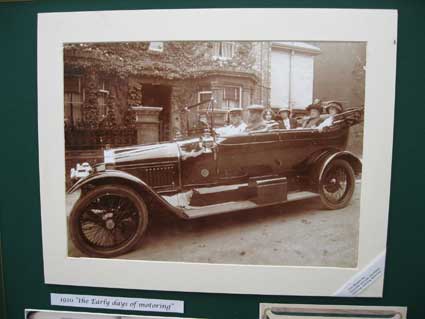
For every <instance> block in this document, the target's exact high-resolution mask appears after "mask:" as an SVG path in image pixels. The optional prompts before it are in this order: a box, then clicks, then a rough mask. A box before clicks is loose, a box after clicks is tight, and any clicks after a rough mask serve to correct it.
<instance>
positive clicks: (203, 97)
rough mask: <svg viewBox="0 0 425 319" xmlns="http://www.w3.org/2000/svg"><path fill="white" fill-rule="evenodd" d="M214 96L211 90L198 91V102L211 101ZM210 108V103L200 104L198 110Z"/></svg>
mask: <svg viewBox="0 0 425 319" xmlns="http://www.w3.org/2000/svg"><path fill="white" fill-rule="evenodd" d="M211 98H212V92H211V91H200V92H198V103H201V102H205V101H210V100H211ZM207 108H208V103H204V104H201V105H199V107H198V110H206V109H207Z"/></svg>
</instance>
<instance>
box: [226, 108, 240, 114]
mask: <svg viewBox="0 0 425 319" xmlns="http://www.w3.org/2000/svg"><path fill="white" fill-rule="evenodd" d="M242 111H243V110H242V109H241V108H239V107H232V108H230V109H229V110H228V111H227V113H229V114H230V113H241V114H242Z"/></svg>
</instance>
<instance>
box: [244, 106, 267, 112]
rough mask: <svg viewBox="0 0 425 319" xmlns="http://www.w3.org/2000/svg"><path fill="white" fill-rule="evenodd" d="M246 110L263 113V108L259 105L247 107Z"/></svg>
mask: <svg viewBox="0 0 425 319" xmlns="http://www.w3.org/2000/svg"><path fill="white" fill-rule="evenodd" d="M246 109H247V110H248V111H254V112H255V111H256V112H263V111H264V106H262V105H260V104H252V105H250V106H248V107H247V108H246Z"/></svg>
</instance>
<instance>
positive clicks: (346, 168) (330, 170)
mask: <svg viewBox="0 0 425 319" xmlns="http://www.w3.org/2000/svg"><path fill="white" fill-rule="evenodd" d="M355 183H356V178H355V175H354V170H353V168H352V167H351V165H350V164H349V163H348V162H347V161H345V160H341V159H336V160H333V161H331V162H330V163H329V164H328V165H327V166H326V168H325V170H324V172H323V175H322V178H321V180H320V181H319V194H320V199H321V200H322V203H323V204H324V205H325V206H326V208H328V209H340V208H343V207H345V206H347V205H348V203H349V202H350V200H351V197H352V196H353V193H354V188H355Z"/></svg>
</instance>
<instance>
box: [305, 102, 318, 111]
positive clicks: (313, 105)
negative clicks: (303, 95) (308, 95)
mask: <svg viewBox="0 0 425 319" xmlns="http://www.w3.org/2000/svg"><path fill="white" fill-rule="evenodd" d="M312 109H316V110H318V111H319V112H322V106H321V105H320V104H317V103H313V104H310V105H309V106H307V107H306V110H307V111H310V110H312Z"/></svg>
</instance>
